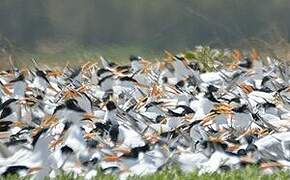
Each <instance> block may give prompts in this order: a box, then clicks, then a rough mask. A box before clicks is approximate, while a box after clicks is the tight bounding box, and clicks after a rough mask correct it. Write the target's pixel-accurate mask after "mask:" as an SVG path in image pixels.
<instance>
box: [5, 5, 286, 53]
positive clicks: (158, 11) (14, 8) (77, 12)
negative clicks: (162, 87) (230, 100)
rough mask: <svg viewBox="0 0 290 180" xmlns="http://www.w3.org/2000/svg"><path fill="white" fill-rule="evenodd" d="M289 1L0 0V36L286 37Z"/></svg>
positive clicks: (129, 41)
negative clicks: (274, 35) (278, 35)
mask: <svg viewBox="0 0 290 180" xmlns="http://www.w3.org/2000/svg"><path fill="white" fill-rule="evenodd" d="M289 17H290V1H288V0H275V1H273V0H263V1H261V0H242V1H241V0H218V1H217V0H202V1H201V0H154V1H153V0H1V1H0V35H1V36H2V37H5V38H7V39H9V41H11V42H13V44H15V45H17V46H22V47H27V48H33V47H35V46H37V42H39V41H43V40H44V41H49V40H54V41H58V40H72V41H74V42H77V43H79V44H81V45H94V46H97V45H111V44H117V45H142V46H147V47H150V48H156V49H159V48H178V47H192V46H194V45H197V44H218V45H224V46H228V45H230V44H232V43H235V42H239V41H241V40H246V41H247V40H248V39H251V38H261V39H271V38H272V34H273V32H277V34H280V35H281V36H283V37H284V38H286V39H287V40H289V37H290V35H289V32H290V30H289V29H290V21H289Z"/></svg>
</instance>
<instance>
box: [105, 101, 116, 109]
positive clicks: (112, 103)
mask: <svg viewBox="0 0 290 180" xmlns="http://www.w3.org/2000/svg"><path fill="white" fill-rule="evenodd" d="M106 108H107V109H108V110H109V111H113V110H114V109H117V107H116V105H115V103H114V102H113V101H109V102H108V103H107V104H106Z"/></svg>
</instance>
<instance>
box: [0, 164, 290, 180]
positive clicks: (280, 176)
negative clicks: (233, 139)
mask: <svg viewBox="0 0 290 180" xmlns="http://www.w3.org/2000/svg"><path fill="white" fill-rule="evenodd" d="M98 174H99V175H97V176H96V177H95V178H94V179H96V180H97V179H98V180H100V179H104V180H117V179H118V177H117V176H113V175H105V174H103V173H101V172H100V173H98ZM0 179H3V180H14V179H18V177H17V176H7V177H1V178H0ZM26 179H29V178H26ZM56 179H59V180H70V179H84V178H83V177H75V176H74V175H73V174H61V175H59V176H58V177H57V178H56ZM129 179H132V180H133V179H134V180H135V179H137V180H167V179H171V180H183V179H187V180H190V179H192V180H195V179H199V180H211V179H215V180H232V179H235V180H236V179H245V180H272V179H275V180H284V179H290V172H289V171H278V172H275V173H273V174H271V175H267V174H265V173H262V172H261V171H260V170H259V169H258V168H257V167H254V166H249V167H246V168H245V169H241V170H235V171H228V172H223V173H219V174H217V173H213V174H203V175H200V176H199V175H198V174H197V173H196V172H194V173H187V174H184V173H182V171H181V170H180V169H178V168H173V169H170V168H167V169H164V170H162V171H160V172H157V173H155V174H153V175H148V176H142V177H137V176H134V177H130V178H129Z"/></svg>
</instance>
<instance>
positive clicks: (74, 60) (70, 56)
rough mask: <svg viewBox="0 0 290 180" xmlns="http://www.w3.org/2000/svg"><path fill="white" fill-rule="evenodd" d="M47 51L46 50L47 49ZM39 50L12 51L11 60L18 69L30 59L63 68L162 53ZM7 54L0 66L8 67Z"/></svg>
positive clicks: (110, 49) (107, 49) (112, 48)
mask: <svg viewBox="0 0 290 180" xmlns="http://www.w3.org/2000/svg"><path fill="white" fill-rule="evenodd" d="M47 49H48V48H47ZM47 49H46V50H41V51H39V50H38V51H25V50H14V51H13V53H11V54H12V56H11V57H12V60H13V62H14V64H15V65H17V66H19V67H23V66H29V65H31V64H32V63H31V59H35V60H36V61H37V62H38V63H39V64H45V65H50V66H63V65H66V64H68V63H69V64H71V65H77V64H81V63H85V62H88V61H92V62H95V61H98V60H99V59H100V56H103V57H105V58H106V59H109V60H112V61H114V62H118V63H129V56H130V55H131V54H135V55H140V56H142V57H144V58H146V59H155V58H160V57H161V55H162V52H156V51H154V50H151V49H145V48H139V47H134V46H130V47H128V46H124V47H122V46H108V47H106V46H104V47H82V46H78V47H69V48H63V49H61V48H60V49H61V50H55V49H54V50H47ZM0 55H1V54H0ZM8 57H9V54H5V55H2V56H0V62H1V66H4V67H8V66H9V60H8ZM1 66H0V67H1Z"/></svg>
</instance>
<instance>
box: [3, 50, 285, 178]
mask: <svg viewBox="0 0 290 180" xmlns="http://www.w3.org/2000/svg"><path fill="white" fill-rule="evenodd" d="M233 57H234V59H235V60H234V61H233V62H232V63H231V64H225V63H223V64H222V63H218V62H216V63H215V65H214V69H215V70H214V71H213V72H205V71H203V70H202V69H201V68H200V66H199V64H198V63H197V62H196V61H194V60H191V61H189V60H187V59H186V57H185V56H184V55H182V54H178V55H173V54H171V53H169V52H166V56H165V57H164V59H163V60H162V61H158V62H150V61H146V60H145V59H143V58H142V57H140V56H133V55H132V56H130V65H118V64H115V63H112V62H109V61H108V60H105V59H104V58H102V57H101V60H100V63H98V64H97V63H95V64H94V63H86V64H84V65H83V66H79V67H72V66H70V65H67V66H65V67H64V68H63V69H61V70H60V69H57V68H48V67H43V66H41V65H39V64H37V63H36V62H35V61H34V65H33V67H32V68H30V69H28V68H24V69H18V68H16V67H13V66H12V67H11V68H10V69H8V70H3V71H1V72H0V100H1V103H0V114H1V116H0V174H1V175H3V176H5V175H9V174H17V175H19V176H20V177H24V176H29V177H31V178H34V179H44V178H45V177H50V178H53V177H56V176H57V175H59V174H60V173H61V172H64V173H74V174H75V175H78V176H83V177H84V178H86V179H90V178H92V177H94V176H96V175H97V174H98V172H99V170H100V171H103V172H104V173H109V174H114V175H116V176H118V177H120V179H126V178H127V177H130V176H134V175H136V176H142V175H147V174H151V173H154V172H156V171H159V170H162V169H163V168H165V167H168V166H172V165H178V167H180V169H181V170H183V171H185V172H191V171H196V172H198V173H199V174H203V173H214V172H223V171H228V170H232V169H238V168H243V167H245V166H247V165H257V166H259V167H260V168H261V169H262V170H264V171H265V172H267V173H271V172H273V171H275V170H280V169H289V168H290V132H288V130H289V128H290V88H289V87H290V86H289V82H290V81H289V80H290V79H289V71H288V66H287V64H286V63H284V64H283V63H281V61H278V60H276V59H275V58H269V57H267V58H265V59H262V58H261V57H260V56H259V55H258V53H257V52H256V51H252V52H251V53H249V55H248V57H244V56H242V54H241V53H240V52H239V51H234V52H233Z"/></svg>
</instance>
